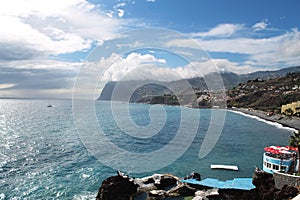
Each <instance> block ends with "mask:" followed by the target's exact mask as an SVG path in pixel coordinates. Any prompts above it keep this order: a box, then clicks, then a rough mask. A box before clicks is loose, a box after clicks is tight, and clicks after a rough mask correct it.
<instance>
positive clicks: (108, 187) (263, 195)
mask: <svg viewBox="0 0 300 200" xmlns="http://www.w3.org/2000/svg"><path fill="white" fill-rule="evenodd" d="M185 179H194V180H198V181H200V180H201V176H200V174H198V173H192V174H191V175H190V176H189V177H186V178H185ZM180 180H181V179H180V178H178V177H176V176H174V175H172V174H153V175H152V176H148V177H144V178H132V177H129V176H126V175H124V174H123V173H121V172H118V174H117V175H116V176H111V177H109V178H107V179H105V180H104V181H103V182H102V185H101V186H100V188H99V191H98V194H97V197H96V200H136V199H138V200H162V199H168V200H171V199H179V197H181V198H180V199H191V200H200V199H203V200H205V199H206V200H285V199H286V200H288V199H292V198H294V197H296V196H297V195H298V194H299V190H298V188H297V187H294V186H288V185H284V186H283V187H282V188H280V189H278V188H276V187H275V183H274V179H273V175H272V174H268V173H266V172H263V171H261V170H259V169H256V170H255V172H254V173H253V177H252V183H253V185H254V186H255V188H253V189H251V190H237V189H219V188H212V187H206V186H202V185H197V184H189V183H185V182H183V181H180Z"/></svg>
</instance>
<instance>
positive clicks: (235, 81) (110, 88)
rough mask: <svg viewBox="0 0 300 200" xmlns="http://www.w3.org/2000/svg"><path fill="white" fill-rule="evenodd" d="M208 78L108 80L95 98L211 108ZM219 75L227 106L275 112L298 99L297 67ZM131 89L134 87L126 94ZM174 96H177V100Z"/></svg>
mask: <svg viewBox="0 0 300 200" xmlns="http://www.w3.org/2000/svg"><path fill="white" fill-rule="evenodd" d="M212 77H213V74H208V75H206V76H205V77H196V78H191V79H182V80H177V81H171V82H161V83H160V82H157V81H153V82H151V81H119V82H108V83H107V84H106V85H105V87H104V88H103V90H102V92H101V94H100V96H99V98H98V100H113V101H126V102H130V103H147V104H165V105H184V106H188V107H193V108H211V107H212V104H211V102H212V97H211V94H210V92H209V91H208V88H207V85H206V83H205V80H208V79H209V78H212ZM221 77H222V79H223V82H224V87H225V89H226V104H227V107H238V108H239V107H240V108H253V109H258V110H263V111H267V112H269V111H271V112H277V113H279V112H280V108H281V105H283V104H287V103H291V102H294V101H298V100H299V99H300V66H298V67H290V68H284V69H281V70H276V71H258V72H255V73H250V74H242V75H238V74H235V73H232V72H222V73H221ZM187 84H188V85H189V87H187ZM131 88H134V90H133V91H131V94H128V91H130V90H131ZM174 91H176V94H175V93H174ZM178 96H180V97H181V99H180V101H179V99H178ZM214 98H215V97H214ZM220 98H224V97H220Z"/></svg>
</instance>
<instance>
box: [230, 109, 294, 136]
mask: <svg viewBox="0 0 300 200" xmlns="http://www.w3.org/2000/svg"><path fill="white" fill-rule="evenodd" d="M229 111H230V112H233V113H237V114H240V115H243V116H246V117H249V118H252V119H256V120H258V121H261V122H264V123H266V124H269V125H272V126H275V127H276V128H279V129H285V130H289V131H296V129H294V128H290V127H286V126H283V125H282V124H280V123H277V122H271V121H268V120H265V119H262V118H260V117H257V116H254V115H250V114H246V113H243V112H241V111H236V110H229Z"/></svg>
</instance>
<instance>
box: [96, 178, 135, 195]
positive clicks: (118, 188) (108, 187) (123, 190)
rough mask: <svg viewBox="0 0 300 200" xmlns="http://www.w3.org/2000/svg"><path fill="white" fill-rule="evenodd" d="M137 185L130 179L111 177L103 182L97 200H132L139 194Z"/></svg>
mask: <svg viewBox="0 0 300 200" xmlns="http://www.w3.org/2000/svg"><path fill="white" fill-rule="evenodd" d="M137 188H138V185H136V184H135V183H134V182H133V181H132V180H131V179H130V178H129V177H126V176H121V175H117V176H111V177H109V178H107V179H105V180H104V181H103V182H102V185H101V187H100V188H99V191H98V194H97V196H96V200H112V199H116V200H117V199H118V200H130V199H131V197H132V196H133V195H135V194H136V193H137Z"/></svg>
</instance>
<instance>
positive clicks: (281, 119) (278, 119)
mask: <svg viewBox="0 0 300 200" xmlns="http://www.w3.org/2000/svg"><path fill="white" fill-rule="evenodd" d="M228 110H229V111H233V112H241V113H244V114H247V115H251V116H255V117H258V118H261V119H263V120H266V121H269V122H273V123H278V124H281V125H282V126H283V127H287V128H291V129H296V130H297V129H299V128H300V118H298V117H288V116H285V115H281V114H273V115H268V113H267V112H265V111H261V110H254V109H246V108H230V109H228Z"/></svg>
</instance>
